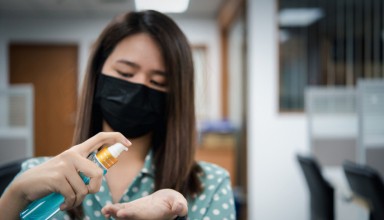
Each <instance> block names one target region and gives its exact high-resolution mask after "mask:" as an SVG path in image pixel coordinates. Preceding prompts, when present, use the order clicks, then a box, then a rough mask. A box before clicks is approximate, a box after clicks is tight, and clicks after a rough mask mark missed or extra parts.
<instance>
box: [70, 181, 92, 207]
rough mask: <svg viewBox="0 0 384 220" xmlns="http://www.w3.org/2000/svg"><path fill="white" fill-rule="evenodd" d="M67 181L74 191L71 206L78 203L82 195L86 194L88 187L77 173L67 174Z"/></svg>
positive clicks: (81, 199) (82, 197)
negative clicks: (73, 199)
mask: <svg viewBox="0 0 384 220" xmlns="http://www.w3.org/2000/svg"><path fill="white" fill-rule="evenodd" d="M67 181H68V183H69V184H70V185H71V187H72V189H73V191H74V192H75V201H74V203H73V207H76V206H78V205H80V203H81V202H82V201H83V199H84V197H85V196H86V195H87V194H88V191H89V190H88V187H87V186H86V185H85V183H84V182H83V180H82V179H81V178H80V176H79V175H67Z"/></svg>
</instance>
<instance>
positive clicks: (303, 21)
mask: <svg viewBox="0 0 384 220" xmlns="http://www.w3.org/2000/svg"><path fill="white" fill-rule="evenodd" d="M322 17H323V11H322V10H321V9H319V8H288V9H283V10H281V11H280V13H279V24H280V27H289V26H291V27H297V26H299V27H305V26H308V25H311V24H312V23H314V22H315V21H317V20H319V19H320V18H322Z"/></svg>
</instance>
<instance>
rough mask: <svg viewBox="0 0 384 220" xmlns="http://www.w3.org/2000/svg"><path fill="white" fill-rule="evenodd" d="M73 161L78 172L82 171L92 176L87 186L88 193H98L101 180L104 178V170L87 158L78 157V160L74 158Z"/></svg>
mask: <svg viewBox="0 0 384 220" xmlns="http://www.w3.org/2000/svg"><path fill="white" fill-rule="evenodd" d="M73 163H74V166H75V168H76V170H77V171H78V172H81V173H82V174H84V175H85V176H87V177H88V178H90V181H89V183H88V186H87V189H88V190H87V191H88V193H97V192H98V191H99V190H100V186H101V180H102V178H103V170H102V169H101V168H100V167H98V166H97V165H96V164H95V163H93V162H91V161H90V160H88V159H85V158H78V159H77V160H74V161H73ZM79 178H80V177H79ZM82 182H83V181H82ZM83 185H84V183H83Z"/></svg>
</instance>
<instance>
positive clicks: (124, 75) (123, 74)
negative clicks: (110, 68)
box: [116, 71, 133, 78]
mask: <svg viewBox="0 0 384 220" xmlns="http://www.w3.org/2000/svg"><path fill="white" fill-rule="evenodd" d="M116 72H117V73H118V74H119V75H120V76H122V77H126V78H129V77H132V76H133V74H132V73H123V72H120V71H116Z"/></svg>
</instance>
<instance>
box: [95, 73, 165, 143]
mask: <svg viewBox="0 0 384 220" xmlns="http://www.w3.org/2000/svg"><path fill="white" fill-rule="evenodd" d="M165 98H166V93H165V92H160V91H157V90H154V89H151V88H149V87H147V86H144V85H142V84H137V83H131V82H128V81H125V80H121V79H118V78H115V77H111V76H107V75H105V74H100V75H99V80H98V82H97V87H96V94H95V104H96V105H98V106H99V108H100V110H101V114H102V116H103V118H104V120H105V121H106V122H107V123H108V124H109V125H110V126H111V128H112V129H113V130H115V131H118V132H120V133H122V134H123V135H124V136H126V137H127V138H135V137H140V136H142V135H145V134H147V133H149V132H151V131H153V130H154V129H155V128H156V127H157V126H161V125H162V124H164V120H165V101H166V100H165Z"/></svg>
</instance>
